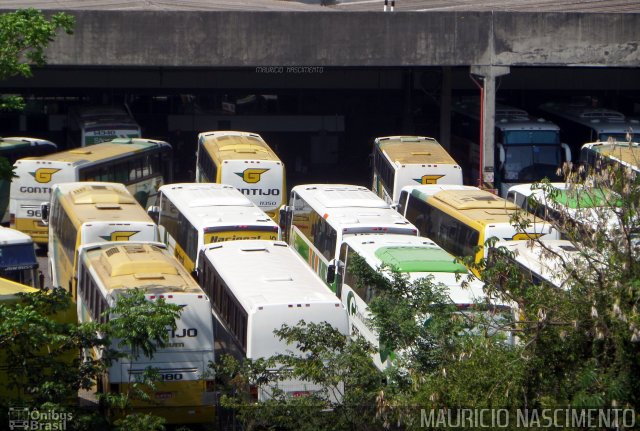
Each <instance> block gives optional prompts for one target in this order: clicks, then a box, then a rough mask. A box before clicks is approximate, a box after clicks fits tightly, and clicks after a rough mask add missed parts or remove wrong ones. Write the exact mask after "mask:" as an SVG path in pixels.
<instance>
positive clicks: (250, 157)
mask: <svg viewBox="0 0 640 431" xmlns="http://www.w3.org/2000/svg"><path fill="white" fill-rule="evenodd" d="M285 179H286V178H285V170H284V163H282V161H281V160H280V159H279V158H278V156H277V155H276V153H275V152H274V151H273V150H272V149H271V148H270V147H269V145H267V143H266V142H265V141H264V139H262V137H261V136H260V135H258V134H256V133H248V132H234V131H217V132H204V133H200V134H199V135H198V150H197V153H196V181H197V182H199V183H222V184H228V185H231V186H234V187H236V188H237V189H238V190H240V191H241V192H242V193H244V194H245V195H246V196H247V197H248V198H249V199H250V200H251V202H253V203H254V204H256V205H257V206H259V207H260V208H261V209H262V210H263V211H264V212H266V213H267V214H269V217H271V218H273V219H274V220H275V219H277V217H278V214H279V213H278V209H279V208H280V207H281V206H282V205H283V204H284V203H285V201H286V194H287V188H286V184H285Z"/></svg>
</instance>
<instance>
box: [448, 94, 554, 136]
mask: <svg viewBox="0 0 640 431" xmlns="http://www.w3.org/2000/svg"><path fill="white" fill-rule="evenodd" d="M452 109H453V110H454V111H456V112H460V113H463V114H465V115H468V116H470V117H474V118H476V119H478V120H479V118H480V104H479V101H478V99H473V100H470V101H467V100H463V101H459V102H457V103H454V105H453V106H452ZM494 124H495V127H497V128H499V129H501V130H547V131H554V132H559V131H560V127H558V126H557V125H556V124H555V123H553V122H551V121H548V120H545V119H544V118H536V117H534V116H532V115H530V114H529V113H528V112H527V111H525V110H524V109H521V108H516V107H513V106H508V105H502V104H496V107H495V123H494Z"/></svg>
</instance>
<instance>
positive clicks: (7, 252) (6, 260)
mask: <svg viewBox="0 0 640 431" xmlns="http://www.w3.org/2000/svg"><path fill="white" fill-rule="evenodd" d="M37 265H38V262H37V261H36V255H35V251H34V249H33V244H16V245H6V246H3V247H0V269H4V270H11V269H26V268H33V267H35V266H37Z"/></svg>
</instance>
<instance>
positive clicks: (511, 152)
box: [503, 131, 562, 182]
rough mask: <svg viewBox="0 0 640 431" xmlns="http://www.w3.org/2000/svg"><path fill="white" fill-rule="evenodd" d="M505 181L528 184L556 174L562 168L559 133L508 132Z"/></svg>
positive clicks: (554, 176) (553, 179)
mask: <svg viewBox="0 0 640 431" xmlns="http://www.w3.org/2000/svg"><path fill="white" fill-rule="evenodd" d="M505 143H506V146H505V164H504V174H503V175H504V178H503V180H504V181H507V182H527V181H534V180H537V179H540V178H544V177H547V178H549V179H550V180H551V181H556V180H559V179H560V178H559V177H558V175H556V170H557V168H558V166H560V165H562V151H561V147H560V144H559V141H558V133H556V132H553V131H536V132H532V131H511V132H506V133H505Z"/></svg>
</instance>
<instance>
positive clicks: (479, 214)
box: [411, 184, 544, 227]
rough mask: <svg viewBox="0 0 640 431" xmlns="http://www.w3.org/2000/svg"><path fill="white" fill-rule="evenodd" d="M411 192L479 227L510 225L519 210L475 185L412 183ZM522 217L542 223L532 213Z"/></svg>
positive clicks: (510, 203)
mask: <svg viewBox="0 0 640 431" xmlns="http://www.w3.org/2000/svg"><path fill="white" fill-rule="evenodd" d="M411 194H412V195H413V196H415V197H417V198H418V199H421V200H423V201H427V200H429V202H431V203H432V204H433V205H435V206H438V207H440V208H448V209H449V210H452V211H455V212H457V213H458V214H459V215H460V216H462V217H464V218H466V219H467V221H468V222H471V223H475V224H477V225H479V226H482V227H486V226H488V225H495V224H498V223H502V224H509V225H511V217H512V216H513V214H515V212H516V211H522V209H521V208H520V207H519V206H517V205H516V204H515V203H513V202H509V201H507V200H506V199H502V198H501V197H499V196H496V195H494V194H493V193H491V192H488V191H486V190H481V189H479V188H477V187H471V188H466V189H461V188H459V187H458V188H454V187H451V188H449V187H446V185H444V184H443V185H441V186H431V185H425V186H415V187H413V191H412V193H411ZM523 217H526V218H528V219H530V220H531V221H539V222H540V223H541V224H544V220H542V219H539V218H537V217H534V216H533V215H530V214H523Z"/></svg>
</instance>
